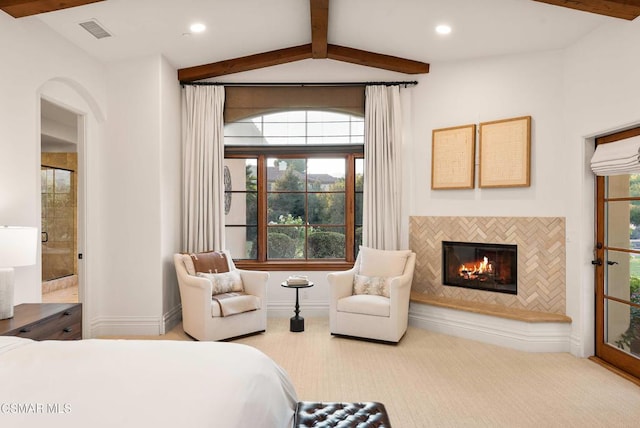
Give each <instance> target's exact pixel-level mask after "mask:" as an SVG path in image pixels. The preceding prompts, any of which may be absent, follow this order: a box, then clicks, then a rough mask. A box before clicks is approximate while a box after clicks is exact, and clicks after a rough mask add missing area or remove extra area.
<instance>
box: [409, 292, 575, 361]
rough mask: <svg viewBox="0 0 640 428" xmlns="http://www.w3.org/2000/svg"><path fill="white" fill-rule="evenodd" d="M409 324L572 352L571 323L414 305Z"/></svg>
mask: <svg viewBox="0 0 640 428" xmlns="http://www.w3.org/2000/svg"><path fill="white" fill-rule="evenodd" d="M409 324H410V325H412V326H415V327H419V328H423V329H425V330H429V331H433V332H436V333H443V334H448V335H451V336H456V337H462V338H465V339H472V340H477V341H479V342H484V343H489V344H492V345H498V346H504V347H507V348H512V349H517V350H520V351H526V352H572V350H573V349H572V348H573V347H572V340H571V324H570V323H556V322H545V323H528V322H524V321H516V320H511V319H506V318H498V317H494V316H490V315H484V314H478V313H473V312H466V311H461V310H455V309H449V308H442V307H438V306H431V305H427V304H421V303H414V302H412V303H411V305H410V306H409Z"/></svg>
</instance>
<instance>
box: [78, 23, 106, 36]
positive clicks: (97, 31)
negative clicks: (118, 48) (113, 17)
mask: <svg viewBox="0 0 640 428" xmlns="http://www.w3.org/2000/svg"><path fill="white" fill-rule="evenodd" d="M79 25H80V26H81V27H82V28H84V29H85V30H87V31H88V32H89V33H91V35H92V36H93V37H95V38H96V39H104V38H105V37H111V34H110V33H109V32H108V31H107V30H105V28H104V27H103V26H102V24H100V23H99V22H98V21H96V20H95V19H90V20H89V21H85V22H81V23H80V24H79Z"/></svg>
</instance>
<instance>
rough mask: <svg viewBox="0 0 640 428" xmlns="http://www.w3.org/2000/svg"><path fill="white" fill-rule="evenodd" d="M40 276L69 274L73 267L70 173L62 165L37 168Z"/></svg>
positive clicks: (73, 194)
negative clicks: (40, 252)
mask: <svg viewBox="0 0 640 428" xmlns="http://www.w3.org/2000/svg"><path fill="white" fill-rule="evenodd" d="M41 180H42V199H41V200H42V280H43V281H50V280H52V279H56V278H62V277H64V276H69V275H73V274H74V271H75V254H74V248H75V208H76V195H75V191H74V190H73V189H75V186H74V182H73V180H74V174H73V173H72V172H71V171H67V170H64V169H56V168H49V167H42V168H41Z"/></svg>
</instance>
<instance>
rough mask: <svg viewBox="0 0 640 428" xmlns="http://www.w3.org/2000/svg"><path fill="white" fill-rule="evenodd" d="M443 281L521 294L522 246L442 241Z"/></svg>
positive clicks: (445, 283) (444, 282)
mask: <svg viewBox="0 0 640 428" xmlns="http://www.w3.org/2000/svg"><path fill="white" fill-rule="evenodd" d="M442 283H443V284H444V285H451V286H455V287H465V288H473V289H477V290H487V291H496V292H499V293H507V294H518V246H517V245H507V244H485V243H476V242H450V241H442Z"/></svg>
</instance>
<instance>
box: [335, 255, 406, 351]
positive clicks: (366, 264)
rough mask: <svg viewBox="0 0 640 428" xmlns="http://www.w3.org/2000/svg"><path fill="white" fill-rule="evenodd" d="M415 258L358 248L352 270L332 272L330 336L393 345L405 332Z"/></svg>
mask: <svg viewBox="0 0 640 428" xmlns="http://www.w3.org/2000/svg"><path fill="white" fill-rule="evenodd" d="M415 262H416V254H415V253H414V252H412V251H410V250H406V251H384V250H375V249H372V248H366V247H360V252H359V254H358V258H357V259H356V262H355V264H354V266H353V268H352V269H349V270H347V271H343V272H332V273H330V274H328V275H327V280H328V282H329V329H330V332H331V334H334V335H342V336H352V337H361V338H366V339H373V340H380V341H385V342H394V343H397V342H399V341H400V339H401V338H402V336H403V335H404V333H405V332H406V331H407V324H408V318H409V297H410V294H411V282H412V280H413V270H414V267H415Z"/></svg>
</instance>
